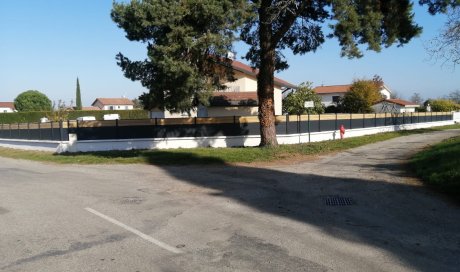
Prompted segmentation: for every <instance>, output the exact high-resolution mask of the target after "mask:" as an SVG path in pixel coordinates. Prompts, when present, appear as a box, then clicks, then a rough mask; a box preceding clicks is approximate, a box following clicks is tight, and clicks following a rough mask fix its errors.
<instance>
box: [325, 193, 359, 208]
mask: <svg viewBox="0 0 460 272" xmlns="http://www.w3.org/2000/svg"><path fill="white" fill-rule="evenodd" d="M323 199H324V202H325V203H326V205H328V206H348V205H353V204H355V202H354V201H353V199H351V198H349V197H343V196H338V195H331V196H325V197H324V198H323Z"/></svg>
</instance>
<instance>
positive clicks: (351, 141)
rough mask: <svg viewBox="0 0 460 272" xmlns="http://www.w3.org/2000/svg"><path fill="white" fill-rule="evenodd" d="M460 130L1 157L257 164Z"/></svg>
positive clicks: (10, 152) (8, 152) (5, 152)
mask: <svg viewBox="0 0 460 272" xmlns="http://www.w3.org/2000/svg"><path fill="white" fill-rule="evenodd" d="M459 128H460V125H451V126H445V127H437V128H428V129H417V130H402V131H397V132H386V133H379V134H373V135H368V136H362V137H353V138H346V139H343V140H335V141H324V142H316V143H304V144H295V145H280V146H279V147H276V148H258V147H239V148H192V149H169V150H130V151H104V152H88V153H64V154H53V153H51V152H40V151H26V150H17V149H10V148H1V147H0V156H2V157H8V158H14V159H26V160H33V161H42V162H52V163H60V164H135V163H143V164H155V165H194V164H198V165H203V164H232V163H255V162H271V161H278V160H286V159H291V158H295V157H302V156H312V155H321V154H326V153H331V152H337V151H342V150H346V149H350V148H354V147H358V146H362V145H367V144H371V143H376V142H380V141H385V140H389V139H392V138H395V137H400V136H406V135H412V134H418V133H426V132H432V131H440V130H446V129H459Z"/></svg>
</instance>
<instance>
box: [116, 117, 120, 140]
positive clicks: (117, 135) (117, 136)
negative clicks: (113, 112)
mask: <svg viewBox="0 0 460 272" xmlns="http://www.w3.org/2000/svg"><path fill="white" fill-rule="evenodd" d="M115 137H116V138H117V139H120V132H119V131H118V119H115Z"/></svg>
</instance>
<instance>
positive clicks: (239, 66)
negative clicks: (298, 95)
mask: <svg viewBox="0 0 460 272" xmlns="http://www.w3.org/2000/svg"><path fill="white" fill-rule="evenodd" d="M232 67H233V69H235V70H237V71H240V72H242V73H245V74H248V75H251V76H254V77H257V74H258V73H259V70H258V69H252V67H251V66H249V65H247V64H244V63H242V62H240V61H237V60H234V61H233V62H232ZM275 84H277V85H280V86H281V87H286V88H297V86H296V85H294V84H292V83H289V82H287V81H285V80H283V79H280V78H277V77H275Z"/></svg>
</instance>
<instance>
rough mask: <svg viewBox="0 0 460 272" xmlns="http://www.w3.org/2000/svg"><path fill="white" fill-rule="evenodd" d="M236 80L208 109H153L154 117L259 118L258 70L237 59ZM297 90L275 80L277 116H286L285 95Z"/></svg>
mask: <svg viewBox="0 0 460 272" xmlns="http://www.w3.org/2000/svg"><path fill="white" fill-rule="evenodd" d="M232 68H233V70H234V74H233V77H234V78H235V81H232V82H224V84H225V85H226V86H227V88H226V89H225V90H219V91H215V92H214V93H213V95H212V97H211V100H210V105H209V106H208V107H204V106H200V107H198V109H196V110H194V111H192V112H191V113H190V115H189V114H188V113H171V112H169V111H161V110H153V111H151V112H150V117H151V118H180V117H219V116H248V115H257V114H258V112H259V110H258V105H259V101H258V99H257V74H258V70H257V69H256V70H254V69H252V67H251V66H249V65H246V64H244V63H242V62H239V61H236V60H234V61H233V62H232ZM290 88H292V89H294V88H297V86H296V85H294V84H291V83H289V82H287V81H285V80H282V79H280V78H277V77H275V90H274V104H275V115H282V92H283V90H286V89H290Z"/></svg>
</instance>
